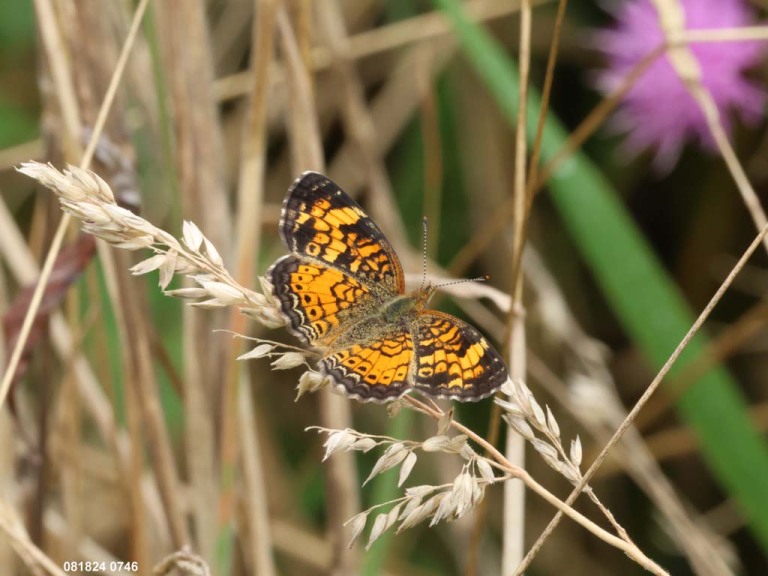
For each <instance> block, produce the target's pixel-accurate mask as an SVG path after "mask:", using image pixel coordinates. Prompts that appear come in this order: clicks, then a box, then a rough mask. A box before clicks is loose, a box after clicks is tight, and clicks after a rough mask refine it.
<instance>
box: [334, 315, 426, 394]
mask: <svg viewBox="0 0 768 576" xmlns="http://www.w3.org/2000/svg"><path fill="white" fill-rule="evenodd" d="M413 358H414V346H413V339H412V338H411V334H410V333H408V332H407V331H405V330H401V331H394V330H393V331H392V332H391V333H389V334H386V335H384V336H380V337H377V338H373V339H370V340H368V341H367V342H362V343H359V344H358V343H356V344H351V345H350V346H348V347H347V348H344V349H342V350H338V351H336V352H334V353H333V354H330V355H328V356H325V357H324V358H322V359H321V360H320V362H319V366H320V371H321V372H322V373H323V374H325V375H326V376H330V377H331V379H332V380H333V382H334V384H336V385H337V386H340V387H343V388H344V390H345V392H346V393H347V395H349V396H352V397H353V398H357V399H358V400H362V401H364V402H367V401H370V400H373V401H379V402H382V401H386V400H393V399H395V398H398V397H400V396H402V395H403V394H404V393H405V392H406V391H407V390H408V389H409V388H410V380H411V372H412V367H411V366H412V363H413Z"/></svg>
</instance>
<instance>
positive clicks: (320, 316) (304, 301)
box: [267, 254, 371, 346]
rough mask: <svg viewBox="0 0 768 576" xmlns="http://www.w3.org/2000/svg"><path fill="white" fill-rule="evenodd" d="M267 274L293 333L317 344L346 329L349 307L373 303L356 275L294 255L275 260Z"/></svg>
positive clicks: (310, 342)
mask: <svg viewBox="0 0 768 576" xmlns="http://www.w3.org/2000/svg"><path fill="white" fill-rule="evenodd" d="M267 277H268V278H269V280H270V282H271V283H272V285H273V286H274V295H275V297H276V298H277V299H278V301H279V302H280V308H281V310H282V312H283V314H284V315H285V316H286V317H287V319H288V322H289V328H290V330H291V332H293V334H295V335H296V336H297V337H299V338H300V339H301V340H303V341H305V342H307V343H309V344H311V345H313V346H327V345H328V344H329V343H330V342H332V341H333V340H334V339H335V338H336V337H338V335H339V334H341V333H343V332H344V329H343V328H342V324H345V320H348V318H347V317H348V315H349V314H350V311H349V309H350V308H351V307H352V306H357V307H361V306H362V307H365V306H367V305H370V302H371V294H370V292H369V290H368V288H367V287H366V286H365V285H363V284H361V283H360V282H358V281H357V280H355V279H354V278H352V277H350V276H348V275H347V274H345V273H343V272H341V271H339V270H336V269H335V268H329V267H327V266H323V265H321V264H318V263H317V262H315V261H313V260H308V259H303V258H301V257H300V256H296V255H293V254H289V255H288V256H284V257H282V258H280V259H279V260H278V261H277V262H275V263H274V264H273V265H272V266H271V267H270V269H269V270H268V271H267ZM345 325H348V322H347V323H346V324H345Z"/></svg>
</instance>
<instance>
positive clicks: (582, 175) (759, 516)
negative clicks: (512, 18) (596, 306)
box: [435, 0, 768, 550]
mask: <svg viewBox="0 0 768 576" xmlns="http://www.w3.org/2000/svg"><path fill="white" fill-rule="evenodd" d="M435 4H436V5H437V6H439V7H440V8H441V9H442V10H443V11H444V13H445V14H446V15H447V16H448V17H449V18H450V20H451V22H452V24H453V26H454V28H455V30H456V33H457V35H458V37H459V39H460V41H461V43H462V47H463V50H464V53H465V54H466V56H467V57H468V58H469V60H470V62H471V64H472V65H473V67H474V68H475V70H476V71H477V73H478V74H479V75H480V76H481V77H482V79H483V81H484V82H485V84H486V86H487V87H488V89H489V91H490V92H491V93H492V94H493V95H494V97H495V99H496V101H497V103H498V105H499V107H500V109H501V110H502V111H503V112H504V114H505V116H506V118H507V120H508V121H509V123H510V124H511V125H513V124H514V121H515V117H516V114H517V105H518V85H519V83H518V82H519V81H518V75H517V69H516V67H515V65H514V63H513V62H512V61H511V60H510V59H509V58H508V57H507V56H506V55H505V54H504V53H503V51H502V49H501V48H500V47H499V46H498V45H497V44H496V43H495V41H494V40H493V39H491V38H490V37H489V36H488V35H487V34H486V32H485V31H484V30H483V29H482V28H481V27H479V26H477V25H476V24H475V23H473V22H471V21H469V20H467V19H466V17H465V16H464V14H463V12H462V10H461V7H460V4H459V2H458V1H457V0H435ZM539 109H540V100H539V97H538V95H537V94H535V92H534V90H532V89H529V102H528V110H529V113H528V119H527V122H528V134H529V137H531V136H532V135H533V134H534V133H535V126H536V120H537V116H538V113H539ZM566 136H567V133H566V131H565V129H564V128H563V127H562V125H561V124H560V123H559V122H558V120H557V119H556V118H555V116H554V115H553V114H551V113H550V114H549V115H548V117H547V122H546V127H545V132H544V139H543V141H542V149H541V157H542V160H543V161H544V162H546V161H548V160H549V159H551V158H553V156H554V154H555V153H556V151H557V150H559V149H560V148H561V147H562V146H563V144H564V142H565V138H566ZM549 188H550V192H551V195H552V198H553V201H554V203H555V205H556V206H557V208H558V210H559V211H560V214H561V216H562V218H563V221H564V222H565V225H566V227H567V229H568V230H569V232H570V234H571V236H572V238H573V241H574V242H575V244H576V245H577V246H578V248H579V250H580V251H581V253H582V255H583V256H584V258H585V260H586V261H587V262H588V264H589V266H590V267H591V269H592V271H593V273H594V275H595V278H596V280H597V281H598V283H599V285H600V286H601V288H602V290H603V292H604V294H605V296H606V298H607V299H608V301H609V302H610V305H611V307H612V309H613V310H614V312H615V313H616V315H617V316H618V317H619V319H620V320H621V322H622V325H623V327H624V329H625V330H626V332H627V333H628V334H629V335H630V336H631V337H632V339H633V341H634V342H635V343H636V345H637V346H638V347H639V348H640V349H641V350H642V352H643V354H644V355H645V357H646V358H647V359H648V361H649V362H651V363H652V364H653V365H654V366H656V367H660V366H661V365H662V364H663V363H664V361H665V360H666V359H667V358H668V357H669V355H670V354H671V353H672V351H673V350H674V348H675V347H676V346H677V344H678V343H679V342H680V340H681V339H682V337H683V335H684V334H685V333H686V331H687V330H688V329H689V327H690V326H691V324H693V321H694V315H693V313H692V312H691V310H690V309H689V308H688V306H687V303H686V302H685V300H684V298H683V297H682V295H681V294H680V293H679V291H678V289H677V287H676V286H675V284H674V283H673V282H672V280H671V279H670V278H669V277H668V276H667V274H666V272H665V271H664V269H663V268H662V266H661V265H660V264H659V262H658V260H657V259H656V257H655V255H654V254H653V252H652V251H651V249H650V247H649V246H648V243H647V242H646V240H645V239H644V238H643V237H642V235H641V234H640V232H639V231H638V230H637V228H636V226H635V224H634V222H633V221H632V219H631V218H630V216H629V215H628V214H627V212H626V210H625V208H624V206H623V205H622V204H621V203H620V202H619V200H618V199H617V195H616V192H615V191H614V190H613V189H612V188H611V186H610V184H609V183H608V182H607V181H606V180H605V178H604V177H603V176H602V174H601V173H600V171H599V170H598V169H597V168H596V167H595V166H594V165H593V164H592V163H591V162H590V160H589V159H588V158H587V157H586V156H585V155H584V154H582V153H581V152H577V153H575V154H574V156H573V157H572V158H571V159H570V160H568V161H566V162H565V163H563V165H561V167H560V169H559V171H558V172H557V174H555V176H554V177H553V178H552V180H551V181H550V182H549ZM705 344H706V339H705V338H704V337H703V336H702V335H700V336H698V337H696V338H695V339H694V340H693V341H692V342H691V344H690V345H689V346H688V349H687V350H686V352H685V354H684V355H683V357H682V358H681V359H680V360H679V362H678V368H679V367H680V366H682V365H685V364H686V363H688V362H690V361H691V359H693V358H695V357H696V356H698V355H699V354H701V353H702V351H703V348H704V346H705ZM677 409H678V413H679V414H680V416H681V418H682V419H683V420H684V421H685V423H686V424H687V425H688V426H690V427H691V428H692V429H693V430H694V431H695V433H696V434H697V435H698V438H699V440H700V443H701V452H702V455H703V456H704V458H705V460H706V462H707V464H708V465H709V466H710V468H711V470H712V471H713V473H714V474H715V475H716V477H717V478H718V479H719V481H720V483H721V484H722V486H723V487H724V488H725V489H726V490H727V491H728V492H729V494H731V495H732V496H733V497H734V498H735V499H736V501H737V502H738V503H739V505H740V508H741V511H742V513H743V514H744V516H745V517H746V518H747V521H748V522H749V525H750V528H751V529H752V532H753V534H754V535H755V536H756V537H757V538H758V540H759V541H760V542H761V544H762V546H763V549H764V550H768V490H766V487H765V483H766V479H768V448H767V447H766V444H765V442H764V441H763V439H762V438H761V436H760V435H759V434H758V433H757V431H756V430H755V429H754V428H753V427H752V425H751V423H750V421H749V418H748V415H747V404H746V402H745V400H744V398H743V397H742V396H741V394H740V392H739V390H738V384H737V383H736V381H735V380H734V379H733V378H732V377H731V376H730V374H729V373H728V372H727V371H726V370H725V369H723V368H722V367H716V368H714V369H712V370H710V371H709V372H708V373H707V374H706V375H705V376H703V377H702V378H701V379H700V380H699V381H698V382H697V383H696V384H695V385H694V386H692V387H690V388H689V389H688V390H687V391H685V393H684V394H683V395H682V396H681V397H680V399H679V400H678V403H677Z"/></svg>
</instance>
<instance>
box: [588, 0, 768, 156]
mask: <svg viewBox="0 0 768 576" xmlns="http://www.w3.org/2000/svg"><path fill="white" fill-rule="evenodd" d="M678 1H679V2H680V4H681V6H682V8H683V10H684V11H685V27H686V29H688V30H695V29H702V28H709V29H713V28H739V27H743V26H750V25H753V24H754V22H755V15H754V14H753V12H752V11H751V10H750V8H749V7H748V6H747V5H746V3H745V2H744V1H743V0H678ZM614 16H615V18H616V23H615V24H614V26H613V27H612V28H610V29H607V30H602V31H599V32H597V34H596V38H595V43H594V44H595V46H596V47H597V48H598V49H599V50H600V51H602V52H604V53H605V54H606V56H607V60H608V67H607V69H605V70H603V71H601V72H600V73H599V75H598V87H599V88H600V90H602V91H603V92H606V93H608V92H610V91H612V90H613V89H614V88H616V87H617V86H618V85H620V84H621V82H622V81H623V80H624V78H626V76H627V75H628V74H629V72H630V71H631V70H632V68H634V66H635V65H636V64H637V63H638V62H639V61H640V60H642V59H643V58H644V57H645V56H646V55H648V54H649V53H650V52H652V51H653V50H654V49H655V48H657V47H658V46H659V45H660V44H661V43H662V42H663V41H664V35H663V32H662V31H661V27H660V25H659V20H658V16H657V12H656V9H655V8H654V6H653V4H652V3H651V2H650V0H624V1H623V2H620V3H619V5H618V6H616V10H615V11H614ZM766 47H767V45H766V44H765V43H761V42H756V41H738V42H734V41H732V42H699V43H692V44H690V48H691V51H692V52H693V54H694V56H695V58H696V59H697V60H698V62H699V66H700V67H701V78H702V84H703V86H704V87H705V88H706V89H707V90H708V91H709V92H710V94H711V95H712V98H713V99H714V101H715V104H716V105H717V107H718V109H719V111H720V116H721V121H722V123H723V126H724V128H725V129H726V131H730V128H731V121H732V116H733V113H735V112H737V113H738V115H739V116H740V118H741V120H742V121H743V122H744V123H745V124H755V123H756V122H757V121H758V120H759V119H760V118H761V117H762V115H763V106H764V104H765V100H766V94H765V92H764V91H763V90H762V89H761V88H759V87H757V86H756V85H755V84H753V83H752V82H750V81H749V80H748V79H747V78H746V77H745V75H744V73H745V71H746V70H748V69H749V68H751V67H753V66H755V65H756V64H757V63H759V62H760V61H761V60H762V58H763V57H764V55H765V53H766ZM612 125H613V126H614V127H615V128H617V129H618V130H619V131H621V132H626V134H627V140H626V148H627V150H629V151H630V152H632V153H636V152H638V151H640V150H643V149H647V148H653V147H655V148H656V156H655V158H654V164H655V166H656V168H658V169H659V170H661V171H667V170H669V169H671V168H672V167H673V166H674V164H675V163H676V162H677V159H678V157H679V156H680V151H681V149H682V146H683V144H684V143H685V141H686V140H689V139H692V140H695V141H697V142H698V143H699V144H701V145H703V147H704V148H706V149H710V150H713V149H714V141H713V139H712V136H711V134H710V131H709V127H708V125H707V122H706V119H705V118H704V114H703V113H702V112H701V109H700V108H699V106H698V104H697V103H696V102H695V101H694V99H693V98H692V96H691V95H690V93H689V92H688V90H687V89H686V87H685V85H684V84H683V83H682V81H681V80H680V78H679V76H678V75H677V72H676V71H675V70H674V68H673V67H672V65H671V64H670V62H669V59H668V58H667V56H666V55H663V56H661V57H660V58H657V59H656V61H655V62H654V63H653V64H652V65H651V66H650V68H649V69H648V70H646V72H645V73H644V74H643V75H642V76H641V77H640V78H639V79H638V80H637V81H636V82H635V84H634V86H632V87H631V88H630V90H629V92H628V93H627V94H626V96H625V97H624V100H623V101H622V102H621V104H620V105H619V108H618V110H617V111H616V114H615V115H614V117H613V118H612Z"/></svg>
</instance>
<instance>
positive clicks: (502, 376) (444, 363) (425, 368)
mask: <svg viewBox="0 0 768 576" xmlns="http://www.w3.org/2000/svg"><path fill="white" fill-rule="evenodd" d="M412 330H413V339H414V341H415V350H416V366H415V369H414V375H413V386H414V388H416V389H418V390H419V391H421V392H424V393H426V394H430V395H432V396H440V397H446V398H453V399H455V400H462V401H475V400H480V399H481V398H485V397H486V396H489V395H490V394H492V393H493V392H494V391H495V390H496V389H497V388H498V387H499V386H501V385H502V384H503V383H504V382H505V381H506V380H507V378H508V373H507V367H506V365H505V364H504V361H503V360H502V359H501V356H500V355H499V353H498V352H497V351H496V350H495V349H494V348H493V346H491V345H490V343H489V342H488V340H486V339H485V337H484V336H483V335H482V334H480V332H478V331H477V329H475V328H474V327H473V326H470V325H469V324H467V323H466V322H463V321H462V320H459V319H458V318H455V317H453V316H451V315H449V314H444V313H442V312H436V311H433V310H430V311H428V312H424V313H421V314H419V315H418V317H417V319H416V321H415V322H414V326H413V329H412Z"/></svg>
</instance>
